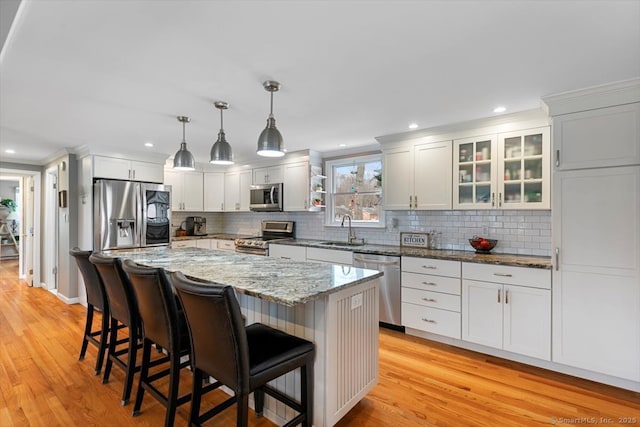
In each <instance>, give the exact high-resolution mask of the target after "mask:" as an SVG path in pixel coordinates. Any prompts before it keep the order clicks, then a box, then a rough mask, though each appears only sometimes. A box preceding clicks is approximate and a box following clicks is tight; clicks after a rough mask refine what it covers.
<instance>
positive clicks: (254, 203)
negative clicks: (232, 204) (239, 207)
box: [249, 183, 282, 212]
mask: <svg viewBox="0 0 640 427" xmlns="http://www.w3.org/2000/svg"><path fill="white" fill-rule="evenodd" d="M250 191H251V196H250V198H249V210H252V211H257V212H280V211H282V183H276V184H260V185H252V186H251V190H250Z"/></svg>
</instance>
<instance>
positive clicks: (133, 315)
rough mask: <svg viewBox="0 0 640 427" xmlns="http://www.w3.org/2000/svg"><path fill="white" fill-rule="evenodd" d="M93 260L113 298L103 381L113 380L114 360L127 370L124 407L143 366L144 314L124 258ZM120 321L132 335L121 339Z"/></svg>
mask: <svg viewBox="0 0 640 427" xmlns="http://www.w3.org/2000/svg"><path fill="white" fill-rule="evenodd" d="M89 261H91V263H92V264H93V265H95V266H96V269H97V270H98V273H99V274H100V277H101V278H102V283H103V284H104V289H105V291H106V294H107V299H108V300H109V310H110V316H111V328H110V329H111V335H110V337H109V352H108V357H107V363H106V365H105V368H104V376H103V378H102V383H103V384H106V383H107V382H109V376H110V374H111V366H112V365H113V364H114V363H115V364H116V365H117V366H118V367H120V368H121V369H122V370H123V371H124V372H125V380H124V390H123V391H122V402H121V403H122V406H124V405H127V404H128V403H129V397H130V396H131V389H132V387H133V376H134V374H135V373H136V372H137V371H139V370H140V366H136V357H137V351H138V349H139V348H140V347H141V345H140V344H139V338H140V315H139V314H138V304H137V302H136V297H135V295H134V293H133V288H132V286H131V282H130V281H129V277H128V276H127V273H125V271H124V270H123V269H122V260H121V259H120V258H111V257H108V256H104V255H100V254H92V255H91V256H90V257H89ZM119 324H121V325H124V326H125V327H127V328H128V330H129V337H128V338H122V339H118V331H119V330H120V329H121V328H120V327H119V326H118V325H119ZM123 344H127V346H126V347H124V348H120V349H118V346H121V345H123ZM124 355H126V359H124V357H123V356H124Z"/></svg>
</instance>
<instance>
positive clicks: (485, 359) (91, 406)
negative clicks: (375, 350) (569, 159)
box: [0, 260, 640, 427]
mask: <svg viewBox="0 0 640 427" xmlns="http://www.w3.org/2000/svg"><path fill="white" fill-rule="evenodd" d="M17 264H18V263H17V261H16V260H10V261H6V260H2V261H0V426H2V427H5V426H21V427H22V426H40V425H42V426H47V427H48V426H71V425H83V426H84V425H92V426H114V425H117V426H149V427H151V426H153V427H155V426H158V425H162V424H163V420H164V413H165V410H164V407H162V406H161V405H160V404H159V403H158V402H157V401H155V399H153V398H151V397H150V396H146V397H145V400H144V402H143V405H142V411H141V414H140V415H139V416H138V417H132V416H131V410H132V404H129V405H128V406H125V407H123V406H121V405H120V396H121V393H122V384H123V380H124V374H123V373H122V371H121V370H120V369H118V368H116V367H114V369H113V371H112V376H111V380H110V381H109V383H108V384H102V382H101V380H102V378H101V377H100V376H95V375H94V374H93V369H94V365H95V357H96V353H97V351H96V348H95V347H94V346H89V348H88V350H87V355H86V357H85V359H84V360H82V361H78V354H79V351H80V342H81V339H82V332H83V329H84V318H85V315H86V309H85V308H84V307H82V306H80V305H71V306H69V305H66V304H64V303H63V302H62V301H60V300H59V299H58V298H56V296H55V295H54V294H52V293H51V292H48V291H46V290H43V289H40V288H31V287H28V286H27V285H26V283H25V282H22V281H19V280H18V278H17ZM96 324H97V323H96ZM379 338H380V365H379V372H380V381H379V384H378V385H377V386H376V387H375V388H374V389H373V391H372V392H371V393H369V394H368V395H367V396H366V397H365V398H364V399H363V400H362V401H361V402H360V403H358V404H357V405H356V407H355V408H353V409H352V410H351V411H350V412H349V413H348V414H347V415H346V416H345V417H344V418H343V419H342V420H340V422H339V423H338V426H340V427H348V426H358V427H360V426H371V427H378V426H385V427H386V426H397V427H418V426H490V427H495V426H526V427H528V426H548V425H550V421H551V418H552V417H556V418H572V419H579V418H581V417H596V418H599V417H606V418H610V419H612V420H613V421H614V423H613V425H617V424H619V423H618V417H634V416H635V417H637V422H636V425H640V393H633V392H631V391H628V390H623V389H619V388H615V387H610V386H606V385H603V384H598V383H594V382H591V381H587V380H582V379H578V378H574V377H570V376H566V375H562V374H559V373H556V372H551V371H547V370H544V369H539V368H534V367H531V366H527V365H522V364H520V363H517V362H512V361H508V360H504V359H500V358H495V357H491V356H487V355H484V354H480V353H475V352H472V351H467V350H463V349H459V348H456V347H451V346H447V345H444V344H440V343H435V342H431V341H427V340H423V339H420V338H416V337H411V336H408V335H404V334H402V333H399V332H395V331H388V330H381V332H380V336H379ZM190 386H191V378H190V376H189V374H188V373H187V372H184V373H183V375H182V376H181V389H183V391H187V390H188V389H189V388H190ZM135 391H136V387H135V386H134V390H133V392H134V394H133V395H132V401H133V396H135ZM225 397H226V395H225V394H224V393H223V392H221V391H217V392H215V393H211V394H210V395H209V396H207V398H206V399H205V402H204V405H206V406H207V407H211V406H212V405H214V404H215V403H219V402H221V401H223V400H224V399H225ZM188 408H189V405H188V404H187V405H184V406H182V407H180V408H179V409H178V411H177V415H176V422H175V425H176V426H186V424H187V417H188ZM231 425H235V411H234V409H233V407H232V408H230V409H227V410H226V411H224V412H223V413H222V414H220V415H219V416H217V417H214V418H213V419H212V420H211V421H210V422H209V423H207V426H212V427H213V426H225V427H226V426H231ZM249 425H250V426H252V427H271V426H273V425H274V424H273V423H271V422H270V421H268V420H267V419H265V418H255V417H254V416H253V414H251V416H250V423H249ZM563 425H572V424H571V423H566V422H565V423H563ZM576 425H580V424H579V423H576ZM626 425H630V424H629V423H627V424H626ZM631 425H633V424H631Z"/></svg>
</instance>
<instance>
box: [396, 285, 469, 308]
mask: <svg viewBox="0 0 640 427" xmlns="http://www.w3.org/2000/svg"><path fill="white" fill-rule="evenodd" d="M402 302H407V303H411V304H417V305H424V306H427V307H433V308H441V309H444V310H450V311H458V312H459V311H460V295H450V294H443V293H440V292H431V291H421V290H418V289H411V288H402Z"/></svg>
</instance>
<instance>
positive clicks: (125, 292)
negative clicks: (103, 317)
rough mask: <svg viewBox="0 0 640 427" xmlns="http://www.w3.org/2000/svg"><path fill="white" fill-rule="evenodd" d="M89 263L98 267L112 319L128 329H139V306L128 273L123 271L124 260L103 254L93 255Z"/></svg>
mask: <svg viewBox="0 0 640 427" xmlns="http://www.w3.org/2000/svg"><path fill="white" fill-rule="evenodd" d="M89 261H91V263H92V264H93V265H95V266H96V269H97V270H98V273H99V274H100V277H101V278H102V283H103V284H104V289H105V291H106V294H107V297H108V299H109V309H110V310H111V317H113V318H114V319H117V320H118V321H120V322H121V323H122V324H124V325H126V326H128V327H137V319H138V318H139V317H138V305H137V303H136V299H135V295H134V293H133V288H132V286H131V282H130V281H129V277H128V276H127V273H125V271H124V270H123V269H122V260H121V259H120V258H112V257H108V256H105V255H101V254H93V255H91V256H90V257H89Z"/></svg>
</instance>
